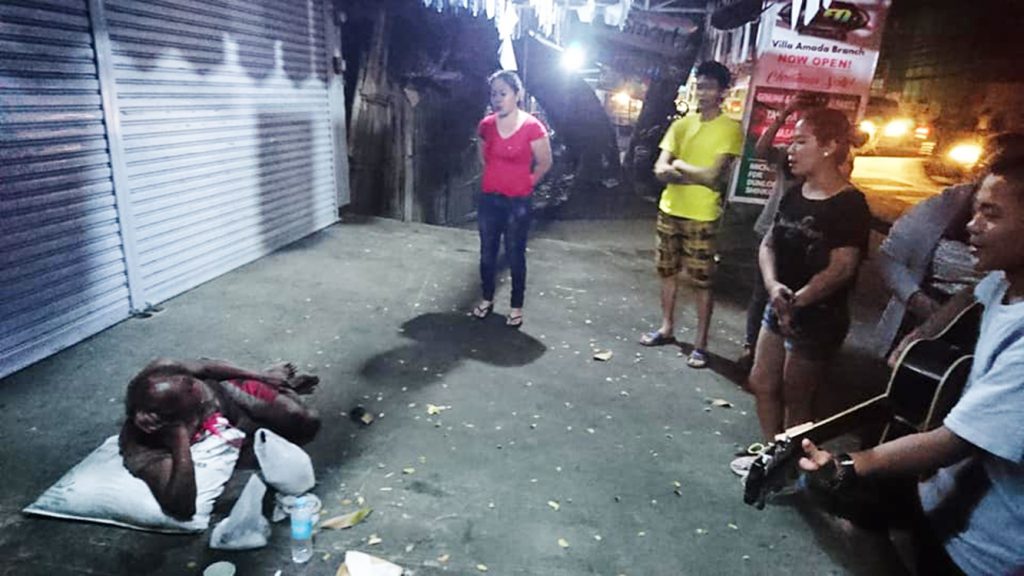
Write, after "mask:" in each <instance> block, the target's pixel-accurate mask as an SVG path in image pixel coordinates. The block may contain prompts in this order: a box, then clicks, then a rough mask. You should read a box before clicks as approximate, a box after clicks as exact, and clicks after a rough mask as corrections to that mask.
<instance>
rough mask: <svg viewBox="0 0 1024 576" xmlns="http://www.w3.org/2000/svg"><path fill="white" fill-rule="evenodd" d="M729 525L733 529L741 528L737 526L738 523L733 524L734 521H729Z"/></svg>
mask: <svg viewBox="0 0 1024 576" xmlns="http://www.w3.org/2000/svg"><path fill="white" fill-rule="evenodd" d="M727 526H728V527H729V528H732V529H733V530H739V529H740V527H739V526H737V525H735V524H733V523H732V522H729V523H728V524H727Z"/></svg>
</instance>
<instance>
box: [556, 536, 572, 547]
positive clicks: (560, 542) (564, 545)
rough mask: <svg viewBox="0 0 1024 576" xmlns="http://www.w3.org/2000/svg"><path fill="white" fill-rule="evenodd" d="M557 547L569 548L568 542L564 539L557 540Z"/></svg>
mask: <svg viewBox="0 0 1024 576" xmlns="http://www.w3.org/2000/svg"><path fill="white" fill-rule="evenodd" d="M558 545H559V546H561V547H562V548H568V547H569V541H568V540H566V539H565V538H559V539H558Z"/></svg>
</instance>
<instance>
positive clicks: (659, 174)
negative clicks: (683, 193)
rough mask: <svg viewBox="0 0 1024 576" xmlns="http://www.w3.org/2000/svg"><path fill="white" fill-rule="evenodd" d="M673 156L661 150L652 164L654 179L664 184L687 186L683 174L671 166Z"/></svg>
mask: <svg viewBox="0 0 1024 576" xmlns="http://www.w3.org/2000/svg"><path fill="white" fill-rule="evenodd" d="M674 160H675V156H673V155H672V153H671V152H669V151H668V150H662V151H661V154H659V155H658V160H657V161H656V162H655V163H654V177H655V178H657V179H658V181H659V182H664V183H665V184H687V183H689V181H688V180H687V179H686V177H685V176H683V173H682V172H680V171H679V170H677V169H676V168H674V167H673V166H672V164H673V161H674Z"/></svg>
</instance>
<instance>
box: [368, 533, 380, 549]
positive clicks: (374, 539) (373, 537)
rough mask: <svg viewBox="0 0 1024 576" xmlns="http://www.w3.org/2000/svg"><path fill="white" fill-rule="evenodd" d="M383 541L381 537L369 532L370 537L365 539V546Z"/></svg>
mask: <svg viewBox="0 0 1024 576" xmlns="http://www.w3.org/2000/svg"><path fill="white" fill-rule="evenodd" d="M383 541H384V540H383V539H381V537H380V536H377V535H376V534H370V539H369V540H367V541H366V545H367V546H376V545H377V544H380V543H381V542H383Z"/></svg>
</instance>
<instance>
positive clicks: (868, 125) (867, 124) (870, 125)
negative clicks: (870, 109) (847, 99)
mask: <svg viewBox="0 0 1024 576" xmlns="http://www.w3.org/2000/svg"><path fill="white" fill-rule="evenodd" d="M860 129H861V131H862V132H867V134H868V136H874V135H875V132H877V131H878V126H875V123H874V122H872V121H871V120H861V122H860Z"/></svg>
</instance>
